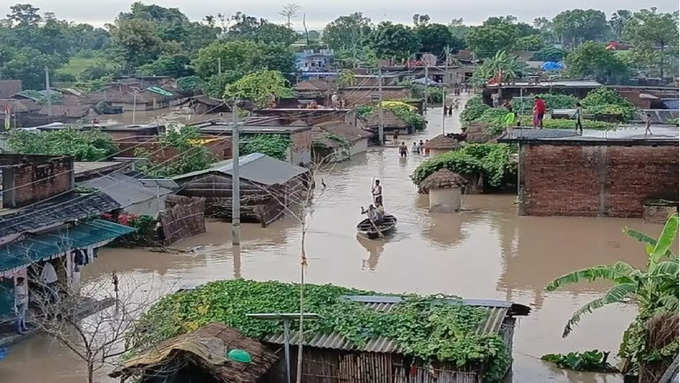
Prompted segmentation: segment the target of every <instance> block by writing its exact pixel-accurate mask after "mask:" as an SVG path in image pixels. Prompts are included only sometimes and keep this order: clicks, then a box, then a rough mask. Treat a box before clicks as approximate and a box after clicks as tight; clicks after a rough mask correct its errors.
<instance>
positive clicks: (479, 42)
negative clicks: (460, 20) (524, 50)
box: [465, 16, 538, 58]
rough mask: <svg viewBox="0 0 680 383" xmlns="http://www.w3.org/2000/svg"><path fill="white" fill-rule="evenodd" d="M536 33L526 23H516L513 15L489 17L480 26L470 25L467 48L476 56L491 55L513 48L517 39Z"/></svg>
mask: <svg viewBox="0 0 680 383" xmlns="http://www.w3.org/2000/svg"><path fill="white" fill-rule="evenodd" d="M535 34H538V30H536V29H534V28H533V27H531V26H530V25H528V24H524V23H517V19H516V18H515V17H514V16H503V17H489V18H488V19H486V20H485V21H484V23H482V25H480V26H474V27H470V30H469V31H468V33H467V35H466V37H465V38H466V42H467V46H468V48H469V49H472V50H473V51H474V52H475V54H476V55H477V57H482V58H484V57H493V56H494V55H496V53H497V52H499V51H502V50H508V49H513V48H514V46H515V44H516V42H517V40H518V39H520V38H523V37H526V36H530V35H535Z"/></svg>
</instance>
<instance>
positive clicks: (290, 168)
mask: <svg viewBox="0 0 680 383" xmlns="http://www.w3.org/2000/svg"><path fill="white" fill-rule="evenodd" d="M232 168H233V160H225V161H220V162H216V163H214V164H213V165H212V166H211V167H209V168H208V169H204V170H198V171H195V172H190V173H186V174H180V175H178V176H175V177H173V178H172V179H173V180H175V181H179V182H181V181H182V180H186V179H189V178H192V177H196V176H200V175H203V174H208V173H214V172H217V173H223V174H228V175H230V176H231V174H232ZM307 171H308V170H307V169H305V168H303V167H300V166H295V165H293V164H290V163H288V162H285V161H281V160H278V159H276V158H273V157H269V156H268V155H266V154H262V153H251V154H248V155H247V156H242V157H239V176H240V178H241V179H245V180H248V181H253V182H257V183H259V184H263V185H268V186H269V185H274V184H284V183H286V182H288V181H290V180H291V179H292V178H293V177H295V176H298V175H300V174H303V173H306V172H307Z"/></svg>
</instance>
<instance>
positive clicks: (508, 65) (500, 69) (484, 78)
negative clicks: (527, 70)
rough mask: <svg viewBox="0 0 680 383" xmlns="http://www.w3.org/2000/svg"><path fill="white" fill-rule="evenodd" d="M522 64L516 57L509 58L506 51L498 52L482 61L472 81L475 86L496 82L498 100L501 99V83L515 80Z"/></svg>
mask: <svg viewBox="0 0 680 383" xmlns="http://www.w3.org/2000/svg"><path fill="white" fill-rule="evenodd" d="M524 67H525V65H524V63H522V61H520V60H519V59H518V58H517V56H511V55H509V54H508V53H507V52H506V51H498V52H496V54H495V55H494V56H493V57H491V58H488V59H486V60H484V63H483V64H482V65H480V66H479V68H477V70H476V71H475V73H474V74H473V81H474V82H476V83H477V85H483V84H486V83H487V82H488V81H489V80H490V79H496V81H498V99H499V100H500V99H501V95H502V93H501V92H502V89H501V88H502V85H503V82H508V81H512V80H514V79H517V78H518V77H519V76H520V74H521V73H522V71H523V70H524Z"/></svg>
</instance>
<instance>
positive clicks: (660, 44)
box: [624, 8, 678, 78]
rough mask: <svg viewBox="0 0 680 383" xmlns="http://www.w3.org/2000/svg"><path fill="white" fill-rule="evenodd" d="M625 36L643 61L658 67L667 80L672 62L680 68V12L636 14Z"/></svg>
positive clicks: (626, 28) (642, 12)
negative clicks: (666, 74)
mask: <svg viewBox="0 0 680 383" xmlns="http://www.w3.org/2000/svg"><path fill="white" fill-rule="evenodd" d="M624 36H625V37H626V39H627V40H628V41H630V42H631V43H632V44H633V50H634V51H635V53H636V56H637V58H638V59H639V60H641V61H643V62H645V63H646V64H648V65H654V63H656V65H657V66H658V70H659V76H660V77H662V78H663V77H664V74H665V69H666V66H667V63H668V62H672V63H674V64H675V65H677V58H678V12H677V11H676V12H675V13H658V12H656V9H655V8H652V9H643V10H641V11H639V12H635V13H634V14H633V17H632V18H631V19H630V20H629V21H628V22H627V23H626V25H625V27H624Z"/></svg>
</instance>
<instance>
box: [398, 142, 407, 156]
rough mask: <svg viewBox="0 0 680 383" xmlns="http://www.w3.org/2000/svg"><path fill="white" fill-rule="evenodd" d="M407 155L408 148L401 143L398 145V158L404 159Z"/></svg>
mask: <svg viewBox="0 0 680 383" xmlns="http://www.w3.org/2000/svg"><path fill="white" fill-rule="evenodd" d="M407 155H408V146H406V143H405V142H403V141H402V142H401V145H399V156H400V157H401V158H405V157H406V156H407Z"/></svg>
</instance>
